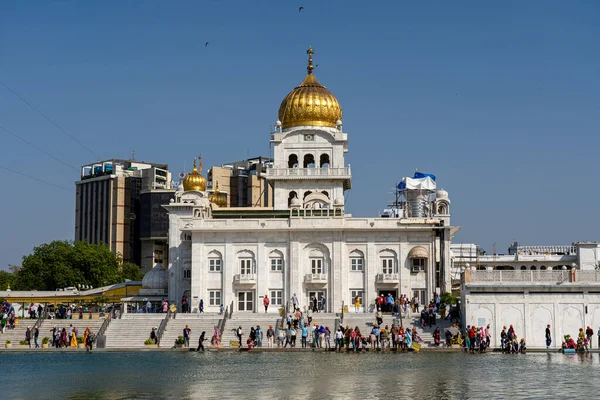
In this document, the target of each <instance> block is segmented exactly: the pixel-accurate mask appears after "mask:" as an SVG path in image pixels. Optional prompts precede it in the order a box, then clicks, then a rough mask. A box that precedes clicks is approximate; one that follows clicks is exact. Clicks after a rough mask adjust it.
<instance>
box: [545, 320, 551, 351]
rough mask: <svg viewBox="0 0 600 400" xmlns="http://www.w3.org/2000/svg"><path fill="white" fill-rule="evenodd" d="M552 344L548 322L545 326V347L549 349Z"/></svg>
mask: <svg viewBox="0 0 600 400" xmlns="http://www.w3.org/2000/svg"><path fill="white" fill-rule="evenodd" d="M551 344H552V335H551V334H550V324H548V326H546V348H547V349H549V348H550V345H551Z"/></svg>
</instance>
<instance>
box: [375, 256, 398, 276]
mask: <svg viewBox="0 0 600 400" xmlns="http://www.w3.org/2000/svg"><path fill="white" fill-rule="evenodd" d="M379 261H380V265H381V273H382V274H397V273H398V263H397V262H396V252H395V251H393V250H382V251H380V252H379Z"/></svg>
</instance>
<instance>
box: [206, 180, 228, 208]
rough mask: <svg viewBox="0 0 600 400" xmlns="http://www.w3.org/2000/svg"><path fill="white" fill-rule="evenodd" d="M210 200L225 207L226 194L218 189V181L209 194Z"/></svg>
mask: <svg viewBox="0 0 600 400" xmlns="http://www.w3.org/2000/svg"><path fill="white" fill-rule="evenodd" d="M210 202H211V203H213V204H216V205H217V206H219V207H227V196H226V195H225V193H221V191H220V190H219V182H217V187H216V188H215V191H214V192H213V194H211V195H210Z"/></svg>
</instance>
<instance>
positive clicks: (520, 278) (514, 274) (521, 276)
mask: <svg viewBox="0 0 600 400" xmlns="http://www.w3.org/2000/svg"><path fill="white" fill-rule="evenodd" d="M469 275H470V276H469V279H468V280H465V281H467V282H481V283H487V282H532V283H535V282H540V283H541V282H546V283H556V282H571V277H572V275H571V271H556V270H547V271H510V270H508V271H501V270H493V271H469ZM586 278H587V279H590V280H591V279H593V278H595V277H591V276H589V277H587V276H586ZM463 279H464V278H463Z"/></svg>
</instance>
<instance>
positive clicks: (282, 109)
mask: <svg viewBox="0 0 600 400" xmlns="http://www.w3.org/2000/svg"><path fill="white" fill-rule="evenodd" d="M314 53H315V51H314V50H313V48H312V47H309V48H308V50H306V54H308V66H307V67H306V69H307V71H308V74H307V75H306V77H305V78H304V81H302V83H301V84H300V85H299V86H297V87H295V88H294V90H292V91H291V92H290V93H288V95H287V96H285V98H284V99H283V101H282V102H281V105H280V106H279V121H281V126H282V128H283V129H286V128H293V127H295V126H325V127H330V128H335V127H336V126H337V124H336V122H337V121H338V120H342V107H341V106H340V103H339V102H338V100H337V99H336V97H335V96H334V95H333V94H332V93H331V92H330V91H329V90H327V88H326V87H325V86H323V85H321V84H320V83H319V81H317V78H316V77H315V75H314V74H313V70H314V68H315V67H314V66H313V58H312V56H313V54H314Z"/></svg>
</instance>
